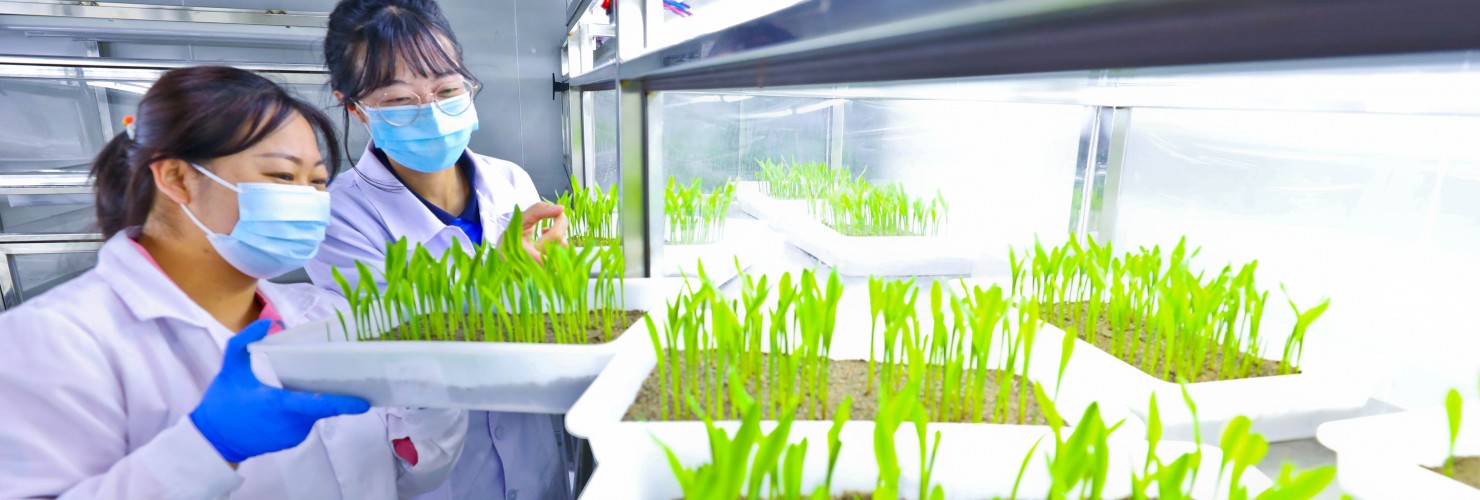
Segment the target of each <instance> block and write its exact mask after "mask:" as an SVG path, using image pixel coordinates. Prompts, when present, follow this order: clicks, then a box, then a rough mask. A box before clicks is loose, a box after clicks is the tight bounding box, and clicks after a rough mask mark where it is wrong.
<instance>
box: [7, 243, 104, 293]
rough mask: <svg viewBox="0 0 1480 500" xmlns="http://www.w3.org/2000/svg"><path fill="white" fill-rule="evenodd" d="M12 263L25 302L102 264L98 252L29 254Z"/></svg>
mask: <svg viewBox="0 0 1480 500" xmlns="http://www.w3.org/2000/svg"><path fill="white" fill-rule="evenodd" d="M10 260H11V262H10V264H11V270H12V271H13V272H14V273H15V280H16V282H17V283H19V284H20V295H21V300H27V299H32V298H35V297H36V296H38V295H41V294H42V293H45V292H46V291H47V290H50V289H52V287H55V286H57V285H60V284H62V283H66V282H67V280H70V279H72V278H75V277H77V276H78V275H80V274H82V273H85V272H87V270H89V269H92V268H93V266H96V265H97V264H98V253H97V252H95V251H88V252H75V253H51V254H26V255H14V256H11V258H10Z"/></svg>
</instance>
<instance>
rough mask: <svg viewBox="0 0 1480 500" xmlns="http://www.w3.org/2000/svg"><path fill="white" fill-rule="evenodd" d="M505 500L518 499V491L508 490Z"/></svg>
mask: <svg viewBox="0 0 1480 500" xmlns="http://www.w3.org/2000/svg"><path fill="white" fill-rule="evenodd" d="M506 498H508V499H509V500H517V499H518V498H519V490H509V494H508V495H507V496H506Z"/></svg>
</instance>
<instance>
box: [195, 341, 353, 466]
mask: <svg viewBox="0 0 1480 500" xmlns="http://www.w3.org/2000/svg"><path fill="white" fill-rule="evenodd" d="M271 326H272V322H271V321H268V320H258V321H255V322H253V323H252V324H250V325H247V327H246V328H245V329H243V330H242V331H241V333H238V334H236V336H234V337H232V338H231V340H229V341H227V343H226V357H225V359H224V360H223V361H222V362H221V372H220V373H217V374H216V378H215V380H212V381H211V385H210V387H207V388H206V393H205V395H203V396H201V399H200V405H198V406H196V407H195V411H192V412H190V420H191V422H194V423H195V427H196V429H199V430H200V434H201V435H202V436H205V438H206V441H209V442H210V443H211V446H213V447H215V448H216V451H217V452H219V453H220V454H221V457H222V458H224V459H226V461H227V462H230V463H238V462H241V461H243V460H246V459H248V458H252V457H255V456H257V455H262V454H265V453H272V452H274V451H281V450H286V449H288V448H292V447H294V446H298V444H299V443H302V442H303V440H304V439H307V438H308V433H309V431H311V430H313V425H314V423H315V422H318V421H319V419H322V418H328V417H333V416H338V415H350V414H356V413H365V412H366V411H368V410H369V409H370V403H367V402H365V400H363V399H360V398H355V397H349V396H336V395H332V394H315V393H311V392H296V391H287V390H283V389H278V388H276V387H269V386H267V385H263V384H262V382H259V381H258V380H257V376H256V375H254V374H253V373H252V363H251V358H250V357H249V355H248V354H247V344H251V343H252V342H256V341H258V340H262V338H263V337H266V336H267V331H268V329H269V327H271Z"/></svg>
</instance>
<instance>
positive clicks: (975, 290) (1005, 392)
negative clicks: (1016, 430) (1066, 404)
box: [869, 278, 1067, 424]
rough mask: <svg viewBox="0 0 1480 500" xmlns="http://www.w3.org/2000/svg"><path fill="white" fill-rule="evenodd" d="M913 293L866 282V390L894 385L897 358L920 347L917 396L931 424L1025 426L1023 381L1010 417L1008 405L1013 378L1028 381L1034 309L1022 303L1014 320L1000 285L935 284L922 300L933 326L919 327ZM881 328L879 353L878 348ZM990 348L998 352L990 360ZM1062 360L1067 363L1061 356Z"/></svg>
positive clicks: (894, 284) (898, 377)
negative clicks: (922, 367) (950, 287)
mask: <svg viewBox="0 0 1480 500" xmlns="http://www.w3.org/2000/svg"><path fill="white" fill-rule="evenodd" d="M917 298H918V289H917V288H915V286H914V281H913V280H909V281H897V280H883V279H879V278H871V279H870V280H869V306H870V312H869V314H870V320H871V323H872V326H871V327H870V330H871V335H870V349H869V380H870V387H899V386H900V385H901V384H902V383H904V379H905V375H906V374H904V373H902V372H901V369H902V367H903V361H904V360H905V359H907V358H906V356H912V355H913V354H914V353H916V352H919V353H921V355H922V356H923V357H924V359H925V360H926V364H927V366H929V367H930V369H929V370H927V371H925V372H924V373H923V375H922V376H923V377H924V379H923V380H921V383H922V386H921V391H920V397H921V402H922V404H924V405H925V408H926V411H927V412H928V413H929V416H930V420H931V421H935V422H982V421H983V420H984V419H986V420H988V421H990V422H992V423H1008V422H1009V421H1014V422H1016V423H1019V424H1025V423H1031V422H1028V421H1027V413H1026V411H1027V408H1028V396H1029V394H1028V388H1027V387H1026V386H1024V387H1020V388H1019V389H1018V391H1017V394H1016V402H1017V406H1018V412H1017V414H1016V415H1012V414H1010V412H1009V407H1010V406H1011V405H1010V404H1009V403H1010V402H1012V400H1013V396H1014V395H1013V393H1012V390H1013V383H1014V381H1015V380H1022V381H1025V382H1026V381H1027V380H1028V372H1029V361H1028V360H1029V359H1031V357H1032V350H1033V344H1034V338H1035V336H1036V335H1037V327H1038V324H1039V322H1040V320H1039V317H1038V312H1037V306H1036V305H1035V304H1025V305H1023V306H1021V307H1019V308H1018V309H1017V315H1016V316H1015V317H1013V316H1010V315H1009V314H1008V310H1009V308H1008V305H1009V304H1008V299H1007V297H1006V296H1005V293H1004V292H1003V290H1002V288H1001V287H999V286H992V287H990V288H988V289H985V290H983V289H982V288H981V287H972V288H971V289H969V290H965V291H964V293H963V294H962V295H959V296H958V295H957V294H956V293H955V291H951V292H950V295H949V296H947V295H946V291H945V288H944V287H942V286H941V284H940V282H935V283H933V284H932V285H931V287H930V297H929V300H930V307H931V315H932V316H931V320H932V329H931V331H930V332H925V331H923V330H922V329H921V327H920V320H919V318H918V317H917V315H918V312H917V308H916V302H917ZM881 333H882V343H883V346H882V350H880V349H878V346H877V343H878V342H879V340H878V338H879V336H880V334H881ZM994 349H996V350H998V352H999V353H1000V354H1004V355H1002V356H999V358H1000V359H999V361H997V362H995V363H994V362H993V361H992V359H993V358H992V352H993V350H994ZM1062 361H1065V362H1067V356H1066V357H1065V358H1064V359H1063V360H1062ZM876 368H877V369H876ZM1061 368H1062V367H1061ZM993 370H995V371H997V374H998V375H997V378H996V384H995V386H989V385H990V384H989V380H988V374H989V372H991V371H993ZM875 377H877V378H878V384H877V385H874V384H873V380H874V379H875ZM989 402H990V404H989Z"/></svg>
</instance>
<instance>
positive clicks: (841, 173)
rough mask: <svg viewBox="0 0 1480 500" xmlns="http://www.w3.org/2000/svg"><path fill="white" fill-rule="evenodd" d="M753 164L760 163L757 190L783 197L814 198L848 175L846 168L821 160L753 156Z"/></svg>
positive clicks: (774, 196)
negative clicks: (808, 161) (804, 161)
mask: <svg viewBox="0 0 1480 500" xmlns="http://www.w3.org/2000/svg"><path fill="white" fill-rule="evenodd" d="M756 164H757V165H758V166H760V172H759V177H760V181H761V192H762V193H765V194H766V195H767V196H770V197H772V198H777V199H783V200H801V199H809V198H817V197H819V196H822V195H823V194H825V193H827V192H829V191H831V190H832V189H833V187H834V186H837V185H839V184H842V183H844V182H847V181H848V179H849V175H848V170H847V169H843V168H832V167H829V166H827V164H825V163H815V162H814V163H799V162H796V161H792V162H789V163H787V162H777V161H772V160H770V159H766V160H756Z"/></svg>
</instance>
